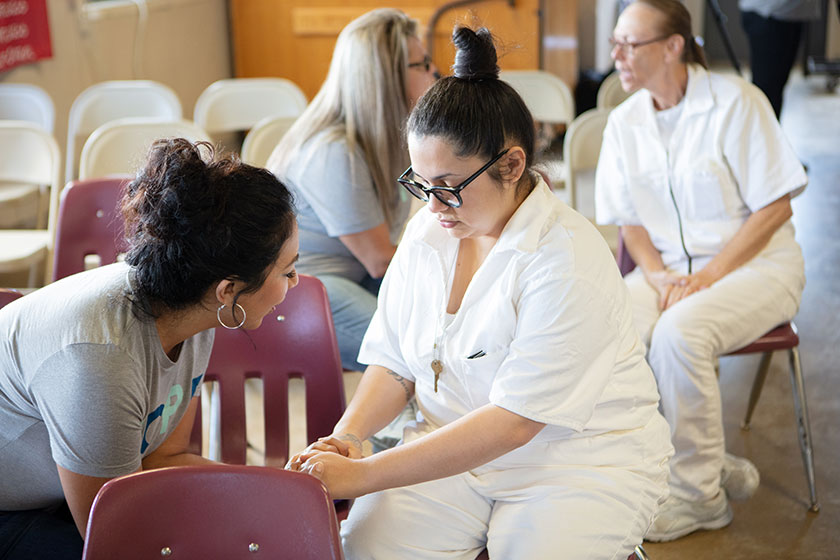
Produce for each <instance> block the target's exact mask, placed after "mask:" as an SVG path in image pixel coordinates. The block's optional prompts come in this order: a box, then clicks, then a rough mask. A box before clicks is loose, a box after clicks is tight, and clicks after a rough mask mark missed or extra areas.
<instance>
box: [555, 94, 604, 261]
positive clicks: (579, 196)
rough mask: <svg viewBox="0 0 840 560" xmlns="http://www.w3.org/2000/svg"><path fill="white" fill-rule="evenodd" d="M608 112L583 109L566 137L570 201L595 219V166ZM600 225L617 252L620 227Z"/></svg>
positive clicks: (565, 148)
mask: <svg viewBox="0 0 840 560" xmlns="http://www.w3.org/2000/svg"><path fill="white" fill-rule="evenodd" d="M609 114H610V112H609V110H607V109H590V110H589V111H586V112H584V113H581V114H580V115H578V117H577V118H576V119H575V120H573V121H572V124H571V125H570V126H569V129H568V130H567V131H566V138H565V139H564V141H563V160H564V161H565V162H566V185H567V187H568V189H569V201H570V203H569V205H570V206H571V207H572V208H574V209H575V210H577V211H578V212H580V213H581V214H583V215H584V216H586V217H587V218H589V219H590V220H592V222H594V221H595V168H596V167H597V166H598V156H599V155H600V154H601V142H602V141H603V139H604V128H605V127H606V126H607V118H608V117H609ZM597 227H598V230H599V231H600V232H601V234H602V235H603V236H604V238H605V239H606V240H607V243H608V244H609V245H610V248H611V249H612V250H613V252H615V251H616V250H617V248H618V230H617V229H616V228H615V226H597Z"/></svg>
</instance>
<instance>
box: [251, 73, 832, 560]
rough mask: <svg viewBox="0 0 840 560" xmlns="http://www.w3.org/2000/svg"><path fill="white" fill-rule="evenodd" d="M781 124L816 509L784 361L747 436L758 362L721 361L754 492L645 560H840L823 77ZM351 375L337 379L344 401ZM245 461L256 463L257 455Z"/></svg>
mask: <svg viewBox="0 0 840 560" xmlns="http://www.w3.org/2000/svg"><path fill="white" fill-rule="evenodd" d="M782 124H783V127H784V128H785V130H786V132H787V134H788V136H789V138H790V140H791V143H792V144H793V146H794V148H795V150H796V151H797V153H798V154H799V155H800V157H801V158H802V160H803V161H804V162H805V163H806V164H807V165H808V168H809V177H810V181H811V182H810V185H809V186H808V188H807V189H806V191H805V193H804V194H803V195H802V196H800V197H799V198H797V199H796V200H794V203H793V207H794V223H795V225H796V228H797V238H798V239H799V242H800V243H801V244H802V246H803V249H804V251H805V259H806V272H807V276H808V285H807V288H806V290H805V294H804V296H803V302H802V306H801V309H800V313H799V315H798V316H797V318H796V324H797V326H798V328H799V333H800V337H801V345H800V350H801V355H802V364H803V369H804V373H805V383H806V392H807V396H808V399H809V401H808V404H809V409H810V410H809V411H810V415H811V428H812V431H813V445H814V448H815V458H816V476H817V490H818V492H819V498H820V503H821V505H822V508H821V511H820V512H819V513H816V514H814V513H809V512H808V511H807V505H808V502H807V496H808V494H807V486H806V483H805V476H804V473H803V469H802V461H801V458H800V453H799V447H798V443H797V437H796V427H795V424H794V413H793V399H792V398H791V390H790V381H789V376H788V370H787V359H786V357H785V356H784V355H777V356H775V357H774V359H773V362H772V365H771V370H770V374H769V375H768V378H767V381H766V383H765V387H764V391H763V393H762V396H761V399H760V401H759V403H758V407H757V409H756V412H755V415H754V417H753V422H752V430H751V431H749V432H745V431H742V430H741V429H740V422H741V419H742V417H743V414H744V411H745V410H746V403H747V397H748V394H749V388H750V385H751V383H752V379H753V374H754V371H755V369H756V367H757V363H758V357H757V356H746V357H735V358H724V359H722V360H721V368H720V371H721V386H722V393H723V401H724V417H725V418H724V420H725V428H726V435H727V448H728V449H729V451H731V452H733V453H735V454H738V455H743V456H746V457H749V458H750V459H752V460H753V461H754V462H755V464H756V465H757V466H758V468H759V470H760V471H761V477H762V482H761V486H760V488H759V490H758V492H757V493H756V495H755V496H754V497H753V498H752V499H751V500H750V501H749V502H746V503H733V509H734V511H735V519H734V521H733V523H732V524H731V525H730V526H729V527H727V528H725V529H722V530H719V531H711V532H699V533H695V534H693V535H690V536H688V537H685V538H683V539H680V540H678V541H676V542H673V543H664V544H653V543H648V544H646V546H645V547H646V549H647V551H648V553H649V554H650V556H651V558H653V559H655V560H669V559H684V558H722V559H731V560H737V559H763V558H791V559H800V558H801V559H813V560H818V559H826V560H827V559H837V558H840V483H838V481H840V431H839V430H837V428H836V425H837V423H838V421H840V289H838V288H837V282H838V281H840V94H838V93H834V94H829V93H827V92H826V91H825V80H824V78H819V77H810V78H808V79H803V78H801V77H795V78H794V80H793V81H792V83H791V85H790V87H789V91H788V97H787V100H786V106H785V112H784V114H783V118H782ZM745 141H748V139H745ZM359 376H360V374H359V373H357V372H353V373H348V374H345V378H346V382H347V383H346V385H347V389H348V400H349V398H350V396H351V395H352V392H353V390H354V389H355V386H356V384H357V383H358V379H359ZM302 391H303V387H302V385H300V384H296V385H295V386H293V388H292V393H293V395H295V396H294V397H293V402H294V408H293V409H292V414H293V416H295V417H297V418H301V417H302V416H303V404H302V401H303V399H302ZM303 429H304V428H303V426H302V425H301V426H296V427H295V429H294V435H293V440H292V449H293V450H296V449H300V448H302V447H303V445H304V442H305V439H304V435H303V433H304V432H303ZM257 430H259V427H258V426H257ZM254 460H255V462H257V463H259V457H258V456H257V455H255V458H254Z"/></svg>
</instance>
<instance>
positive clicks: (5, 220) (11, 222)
mask: <svg viewBox="0 0 840 560" xmlns="http://www.w3.org/2000/svg"><path fill="white" fill-rule="evenodd" d="M0 120H6V121H27V122H31V123H34V124H37V125H38V126H40V127H41V128H43V129H44V130H46V131H47V132H49V133H50V134H52V132H53V125H54V124H55V106H54V105H53V101H52V98H51V97H50V95H49V94H48V93H47V92H46V91H44V90H43V89H41V88H40V87H38V86H36V85H32V84H0ZM46 196H47V192H46V189H42V188H39V187H38V186H36V185H22V184H18V183H5V182H3V183H2V184H0V228H16V227H37V228H42V229H43V228H45V227H46V224H47V216H46V214H45V212H43V211H41V212H40V213H39V209H41V210H43V209H45V208H46V206H47V200H46Z"/></svg>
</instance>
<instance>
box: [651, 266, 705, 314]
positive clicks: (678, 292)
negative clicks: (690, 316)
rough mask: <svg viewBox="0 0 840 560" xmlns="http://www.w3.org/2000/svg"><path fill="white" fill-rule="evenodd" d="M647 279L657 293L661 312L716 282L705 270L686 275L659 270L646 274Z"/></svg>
mask: <svg viewBox="0 0 840 560" xmlns="http://www.w3.org/2000/svg"><path fill="white" fill-rule="evenodd" d="M647 279H648V282H649V283H650V284H651V285H652V286H653V287H654V288H655V289H656V291H657V292H659V307H660V309H662V311H665V310H666V309H668V308H669V307H671V306H672V305H674V304H675V303H677V302H678V301H680V300H683V299H685V298H687V297H688V296H690V295H691V294H694V293H696V292H699V291H700V290H704V289H706V288H708V287H709V286H711V285H712V284H714V283H715V281H716V280H717V279H716V278H713V277H712V275H711V273H709V272H708V271H707V270H706V269H702V270H699V271H698V272H695V273H694V274H688V275H679V274H674V273H673V272H669V271H667V270H661V271H658V272H653V273H651V274H648V275H647Z"/></svg>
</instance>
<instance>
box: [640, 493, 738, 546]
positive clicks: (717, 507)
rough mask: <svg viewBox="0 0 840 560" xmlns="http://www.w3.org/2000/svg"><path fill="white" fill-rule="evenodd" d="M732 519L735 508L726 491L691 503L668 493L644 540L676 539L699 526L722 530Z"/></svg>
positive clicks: (697, 528)
mask: <svg viewBox="0 0 840 560" xmlns="http://www.w3.org/2000/svg"><path fill="white" fill-rule="evenodd" d="M731 522H732V508H730V507H729V502H728V501H727V500H726V493H725V492H718V494H717V496H715V497H714V498H712V499H711V500H707V501H705V502H689V501H687V500H683V499H682V498H677V497H676V496H668V499H667V500H665V503H664V504H662V506H661V507H660V508H659V513H658V514H657V515H656V519H654V520H653V525H651V526H650V529H648V532H647V534H646V535H645V540H647V541H652V542H663V541H673V540H674V539H678V538H680V537H684V536H685V535H687V534H689V533H693V532H694V531H697V530H699V529H721V528H723V527H726V526H727V525H729V524H730V523H731Z"/></svg>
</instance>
